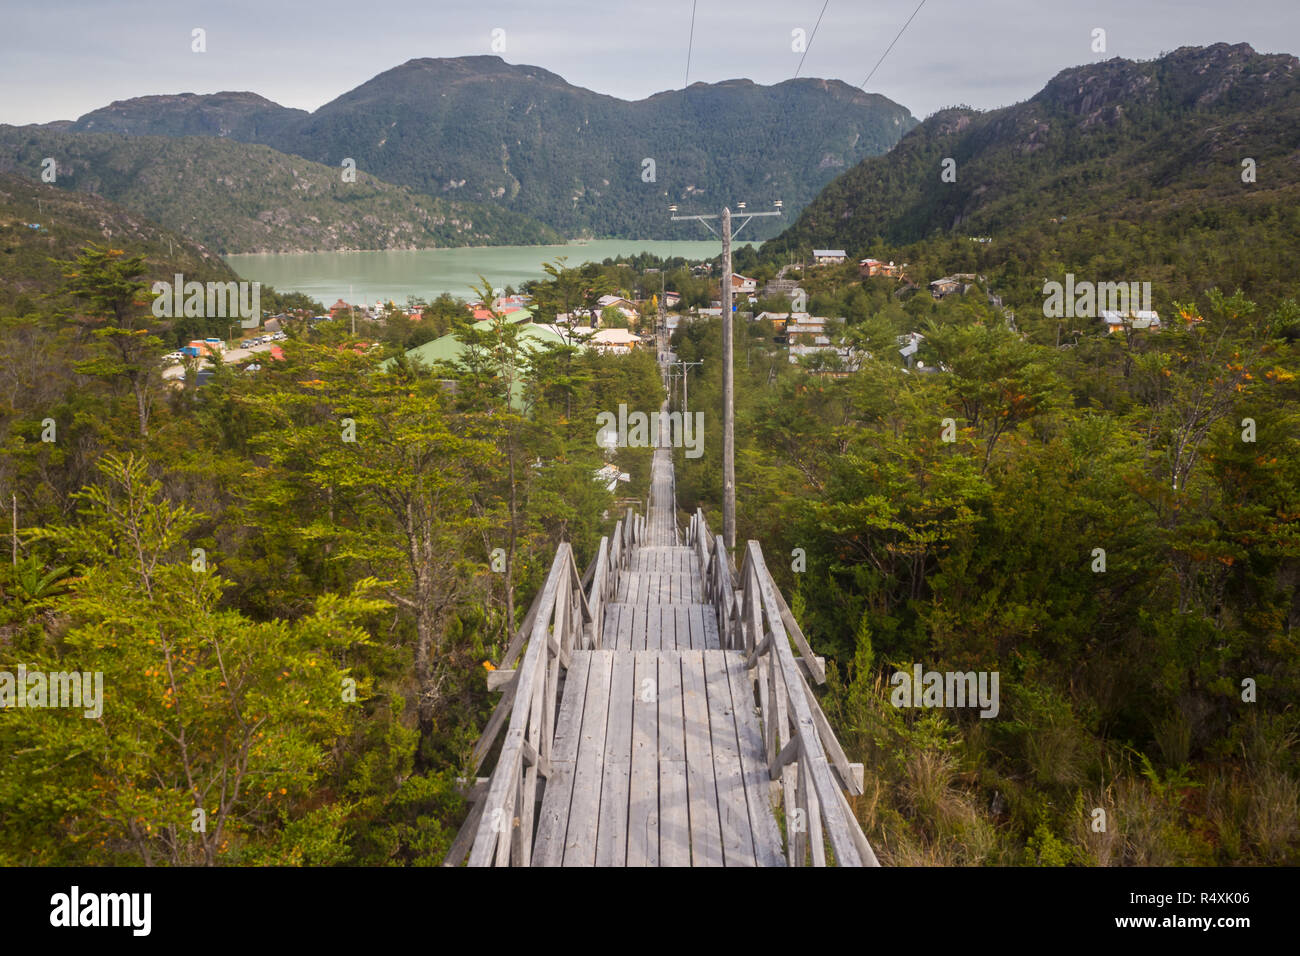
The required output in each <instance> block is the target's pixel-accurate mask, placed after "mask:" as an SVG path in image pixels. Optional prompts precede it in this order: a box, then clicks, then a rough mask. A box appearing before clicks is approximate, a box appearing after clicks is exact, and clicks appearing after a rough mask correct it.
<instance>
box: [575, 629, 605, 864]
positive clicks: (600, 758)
mask: <svg viewBox="0 0 1300 956" xmlns="http://www.w3.org/2000/svg"><path fill="white" fill-rule="evenodd" d="M588 653H589V654H590V656H591V664H590V673H589V674H588V677H587V706H586V707H584V708H583V711H582V739H581V740H580V741H579V743H578V760H577V763H576V764H575V766H574V770H573V797H572V799H571V800H570V802H569V827H568V830H567V832H566V833H565V837H564V865H565V866H594V865H595V862H596V832H597V830H598V828H599V825H600V790H601V782H602V780H601V778H602V773H603V769H604V762H605V725H606V722H607V720H608V717H609V689H610V677H611V670H612V667H613V663H614V652H613V651H589V652H588Z"/></svg>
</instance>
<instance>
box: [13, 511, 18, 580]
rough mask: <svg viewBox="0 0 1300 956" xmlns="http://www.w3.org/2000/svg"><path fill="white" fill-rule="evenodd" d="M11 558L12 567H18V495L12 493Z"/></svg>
mask: <svg viewBox="0 0 1300 956" xmlns="http://www.w3.org/2000/svg"><path fill="white" fill-rule="evenodd" d="M13 559H14V567H15V568H16V567H18V495H17V494H15V495H14V538H13Z"/></svg>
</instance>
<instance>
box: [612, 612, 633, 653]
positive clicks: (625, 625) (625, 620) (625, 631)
mask: <svg viewBox="0 0 1300 956" xmlns="http://www.w3.org/2000/svg"><path fill="white" fill-rule="evenodd" d="M635 610H636V609H635V608H633V607H632V605H630V604H624V605H623V606H622V609H621V610H620V611H619V615H618V636H617V637H616V638H615V640H614V650H616V651H630V650H631V649H632V614H633V612H634V611H635Z"/></svg>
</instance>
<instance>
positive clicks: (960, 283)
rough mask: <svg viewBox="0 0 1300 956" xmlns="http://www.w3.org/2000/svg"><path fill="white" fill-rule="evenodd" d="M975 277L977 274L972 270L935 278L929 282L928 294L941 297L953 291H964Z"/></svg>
mask: <svg viewBox="0 0 1300 956" xmlns="http://www.w3.org/2000/svg"><path fill="white" fill-rule="evenodd" d="M977 278H978V276H976V275H975V274H974V273H973V272H957V273H954V274H953V275H950V276H944V277H943V278H942V279H935V280H934V281H933V282H931V283H930V295H932V296H934V297H935V298H936V299H942V298H944V297H946V296H950V295H952V294H954V293H958V292H960V293H965V292H967V291H969V290H970V287H971V284H972V283H973V282H974V281H975V280H976V279H977Z"/></svg>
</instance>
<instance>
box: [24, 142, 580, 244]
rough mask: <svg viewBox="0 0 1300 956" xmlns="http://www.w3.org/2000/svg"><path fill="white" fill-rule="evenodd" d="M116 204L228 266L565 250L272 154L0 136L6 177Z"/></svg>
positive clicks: (494, 214)
mask: <svg viewBox="0 0 1300 956" xmlns="http://www.w3.org/2000/svg"><path fill="white" fill-rule="evenodd" d="M46 157H50V158H53V159H54V160H55V161H56V164H57V165H56V166H55V167H54V170H55V174H56V176H57V178H56V180H55V183H54V184H55V185H56V186H58V187H60V188H62V189H70V190H75V191H77V192H81V193H87V194H93V195H96V196H100V197H103V198H105V199H109V200H111V201H113V202H115V203H117V204H119V205H122V206H125V207H127V208H128V209H130V210H132V211H133V212H134V213H135V214H136V215H138V216H144V217H148V218H149V219H152V220H154V221H155V222H158V223H161V224H162V225H164V226H166V227H167V228H169V229H171V230H173V231H175V232H177V233H180V234H182V235H185V236H187V237H189V238H190V239H192V240H194V241H196V242H200V243H202V244H203V245H205V246H208V247H209V248H211V249H214V250H216V251H217V252H219V253H221V254H225V253H237V252H324V251H334V250H352V249H430V248H440V247H446V246H480V245H482V246H489V245H493V246H500V245H532V244H538V243H550V242H562V241H563V238H562V237H561V235H560V234H559V233H558V232H556V231H555V230H553V229H550V228H548V227H547V226H544V225H542V224H541V223H540V222H538V221H536V220H535V219H532V218H529V217H528V216H524V215H520V214H518V213H514V212H511V211H510V210H508V209H502V208H500V207H498V206H494V205H491V204H484V203H475V202H467V201H462V200H461V199H460V198H455V199H446V198H434V197H431V196H426V195H421V194H418V193H415V192H413V191H412V190H410V189H406V188H404V187H401V186H394V185H392V184H390V183H386V182H382V181H380V180H378V179H376V178H375V177H374V176H372V175H370V174H369V173H368V172H366V171H364V167H363V168H362V169H361V170H356V171H355V176H354V178H353V179H352V180H350V181H348V180H345V179H344V174H343V171H342V170H341V169H340V168H339V167H338V164H337V163H336V164H334V168H328V167H326V166H322V165H320V164H319V163H313V162H309V161H307V160H305V159H302V158H301V157H298V156H287V155H285V154H284V153H280V152H277V151H275V150H273V149H270V148H268V147H265V146H257V145H250V144H246V143H241V142H235V141H233V140H229V139H214V138H208V137H200V136H186V137H176V138H172V137H162V136H124V135H121V134H111V133H76V134H74V133H68V132H62V131H58V130H47V129H42V128H41V127H36V126H22V127H19V126H0V169H3V170H8V171H10V172H11V173H14V174H20V175H24V176H28V177H31V178H32V179H36V178H38V177H39V176H40V175H41V173H42V169H43V167H42V163H43V161H44V160H45V158H46Z"/></svg>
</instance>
